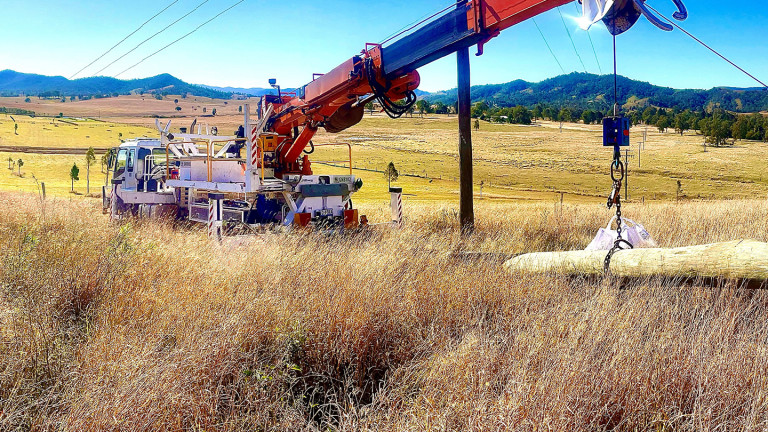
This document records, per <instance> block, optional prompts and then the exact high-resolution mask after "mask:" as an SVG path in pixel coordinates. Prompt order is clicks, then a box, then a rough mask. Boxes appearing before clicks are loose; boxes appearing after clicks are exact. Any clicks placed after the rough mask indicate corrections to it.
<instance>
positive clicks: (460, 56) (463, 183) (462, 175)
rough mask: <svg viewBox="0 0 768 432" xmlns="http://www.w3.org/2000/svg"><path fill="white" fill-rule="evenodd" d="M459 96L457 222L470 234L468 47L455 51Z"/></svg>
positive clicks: (472, 220)
mask: <svg viewBox="0 0 768 432" xmlns="http://www.w3.org/2000/svg"><path fill="white" fill-rule="evenodd" d="M456 65H457V72H458V96H459V101H458V105H459V223H460V224H461V232H462V233H463V234H470V233H472V231H473V230H474V228H475V210H474V205H473V202H472V200H473V196H472V193H473V191H472V129H471V118H470V78H469V77H470V74H469V48H461V49H460V50H458V51H457V52H456Z"/></svg>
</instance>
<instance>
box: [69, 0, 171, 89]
mask: <svg viewBox="0 0 768 432" xmlns="http://www.w3.org/2000/svg"><path fill="white" fill-rule="evenodd" d="M178 1H179V0H174V1H172V2H171V3H170V4H169V5H168V6H166V7H164V8H163V9H162V10H161V11H160V12H158V13H156V14H154V15H152V18H150V19H148V20H146V21H144V23H142V24H141V25H140V26H139V27H137V28H136V30H134V31H132V32H131V33H130V34H129V35H128V36H126V37H124V38H123V39H122V40H121V41H120V42H118V43H116V44H115V45H114V46H113V47H112V48H110V49H108V50H107V51H105V52H104V53H103V54H102V55H100V56H98V57H96V60H94V61H92V62H90V63H88V64H87V65H86V66H85V67H83V68H82V69H80V70H79V71H77V72H75V73H74V74H72V76H71V77H69V79H72V78H74V77H76V76H77V75H79V74H80V72H82V71H84V70H86V69H88V68H89V67H90V66H91V65H92V64H94V63H96V62H97V61H99V60H101V59H102V58H104V56H105V55H107V54H109V53H110V52H112V50H113V49H115V48H117V47H118V45H120V44H121V43H123V42H125V41H126V39H128V38H129V37H131V36H133V35H134V34H136V32H138V31H139V30H141V29H142V28H143V27H144V26H145V25H147V24H148V23H149V22H150V21H152V20H153V19H155V18H157V16H158V15H160V14H161V13H163V12H165V11H166V10H167V9H168V8H169V7H171V6H173V5H174V4H176V3H178Z"/></svg>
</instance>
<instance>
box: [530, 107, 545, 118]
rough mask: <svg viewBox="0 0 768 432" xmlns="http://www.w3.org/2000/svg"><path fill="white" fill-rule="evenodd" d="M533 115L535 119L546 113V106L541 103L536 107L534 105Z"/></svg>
mask: <svg viewBox="0 0 768 432" xmlns="http://www.w3.org/2000/svg"><path fill="white" fill-rule="evenodd" d="M531 114H532V115H533V119H534V120H538V119H540V118H541V117H542V115H544V107H543V105H541V104H536V106H535V107H533V112H532V113H531Z"/></svg>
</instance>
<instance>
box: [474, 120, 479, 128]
mask: <svg viewBox="0 0 768 432" xmlns="http://www.w3.org/2000/svg"><path fill="white" fill-rule="evenodd" d="M474 126H475V130H480V120H479V119H475V125H474Z"/></svg>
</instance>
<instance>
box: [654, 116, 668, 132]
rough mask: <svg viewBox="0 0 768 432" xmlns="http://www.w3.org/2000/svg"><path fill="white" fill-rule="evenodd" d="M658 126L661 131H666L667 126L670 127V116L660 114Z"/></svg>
mask: <svg viewBox="0 0 768 432" xmlns="http://www.w3.org/2000/svg"><path fill="white" fill-rule="evenodd" d="M656 127H658V128H659V132H661V133H664V132H666V131H667V128H669V117H667V116H666V115H662V116H659V120H658V121H657V122H656Z"/></svg>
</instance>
